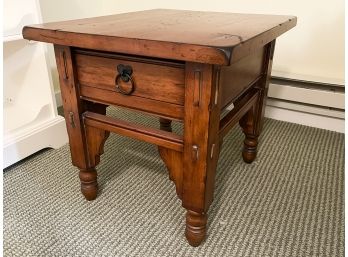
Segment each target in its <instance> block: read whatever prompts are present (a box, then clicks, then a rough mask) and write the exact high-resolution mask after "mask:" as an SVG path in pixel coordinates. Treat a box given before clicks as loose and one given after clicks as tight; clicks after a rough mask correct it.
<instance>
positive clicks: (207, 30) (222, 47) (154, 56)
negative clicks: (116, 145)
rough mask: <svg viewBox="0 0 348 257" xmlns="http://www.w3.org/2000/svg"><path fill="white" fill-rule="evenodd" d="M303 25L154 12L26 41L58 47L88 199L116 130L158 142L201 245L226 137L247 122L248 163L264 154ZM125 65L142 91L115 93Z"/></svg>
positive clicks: (45, 31)
mask: <svg viewBox="0 0 348 257" xmlns="http://www.w3.org/2000/svg"><path fill="white" fill-rule="evenodd" d="M295 24H296V17H292V16H276V15H245V14H228V13H214V12H193V11H178V10H150V11H144V12H135V13H128V14H121V15H112V16H105V17H98V18H90V19H82V20H75V21H66V22H59V23H49V24H41V25H35V26H28V27H25V28H24V29H23V36H24V38H26V39H31V40H38V41H43V42H50V43H54V44H55V54H56V60H57V68H58V72H59V79H60V87H61V92H62V98H63V106H64V115H65V119H66V125H67V130H68V135H69V141H70V149H71V157H72V163H73V164H74V165H75V166H77V167H78V168H79V169H80V174H79V176H80V180H81V191H82V193H83V195H84V196H85V198H86V199H87V200H93V199H95V198H96V196H97V191H98V190H97V189H98V183H97V171H96V166H97V165H98V163H99V161H100V156H101V154H102V153H103V146H104V143H105V141H106V139H107V137H108V135H109V132H114V133H118V134H121V135H123V136H128V137H131V138H134V139H138V140H143V141H145V142H148V143H152V144H156V145H157V146H158V151H159V155H160V157H161V158H162V160H163V161H164V163H165V165H166V167H167V169H168V171H169V178H170V179H171V180H172V181H173V182H174V184H175V187H176V193H177V195H178V197H179V198H180V199H181V200H182V206H183V207H184V208H185V209H186V210H187V212H186V229H185V235H186V238H187V240H188V242H189V244H190V245H192V246H198V245H200V244H201V242H202V241H203V240H204V238H205V235H206V225H207V217H208V216H207V213H208V210H209V207H210V205H211V203H212V201H213V197H214V184H215V173H216V167H217V163H218V158H219V153H220V149H221V146H222V142H223V138H224V136H225V135H226V134H227V133H228V131H229V130H230V129H231V128H232V127H233V126H234V125H235V124H236V123H238V121H239V124H240V125H241V127H242V129H243V132H244V134H245V140H244V150H243V159H244V161H245V162H248V163H250V162H252V161H253V160H254V159H255V158H256V148H257V144H258V142H257V139H258V136H259V135H260V133H261V129H262V123H263V115H264V107H265V101H266V97H267V90H268V84H269V77H270V72H271V68H272V59H273V51H274V45H275V38H276V37H277V36H279V35H280V34H282V33H284V32H286V31H287V30H289V29H290V28H292V27H293V26H295ZM119 64H123V65H128V66H129V67H130V68H131V69H132V73H131V74H130V73H129V74H130V75H129V74H128V73H127V75H125V74H123V76H126V77H123V78H128V77H127V76H129V79H130V80H131V81H133V83H134V86H135V87H134V90H133V91H132V92H131V91H127V92H129V95H125V94H124V92H123V93H122V92H120V91H118V90H116V89H115V80H117V79H116V78H117V76H118V75H119V73H118V72H122V71H119V70H118V69H117V66H118V65H119ZM124 67H125V66H124ZM129 67H128V68H129ZM128 71H129V69H128ZM119 82H120V83H123V82H121V81H119ZM127 83H129V82H127ZM127 83H126V82H125V83H123V84H122V86H123V87H125V88H127V87H129V84H127ZM231 102H232V103H233V104H234V109H233V110H232V111H230V112H229V113H228V114H227V115H226V116H224V117H223V118H222V119H221V120H220V115H221V113H222V110H223V109H224V108H225V107H226V106H227V105H228V104H229V103H231ZM108 105H117V106H122V107H126V108H130V109H132V110H135V111H140V112H145V113H149V114H151V115H155V116H158V117H159V123H160V126H159V127H160V128H159V129H155V128H149V127H146V126H142V125H139V124H134V123H129V122H126V121H122V120H119V119H115V118H112V117H107V116H106V111H105V110H106V107H107V106H108ZM172 120H178V121H181V122H183V125H184V134H183V136H179V135H176V134H174V133H172V128H171V122H172Z"/></svg>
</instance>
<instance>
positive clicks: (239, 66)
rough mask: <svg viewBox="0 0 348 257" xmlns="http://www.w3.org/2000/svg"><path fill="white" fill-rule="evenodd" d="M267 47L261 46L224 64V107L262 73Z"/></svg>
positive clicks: (222, 81) (222, 83) (222, 70)
mask: <svg viewBox="0 0 348 257" xmlns="http://www.w3.org/2000/svg"><path fill="white" fill-rule="evenodd" d="M264 53H265V48H260V49H258V50H257V51H255V52H254V53H252V54H251V55H249V56H247V57H245V58H243V59H241V60H239V61H238V62H236V63H232V64H231V66H224V67H222V68H221V71H220V84H221V90H222V100H221V101H222V108H224V107H226V106H227V105H229V104H230V103H231V102H233V101H234V100H235V99H236V98H237V97H238V96H240V95H241V94H242V93H243V92H245V90H247V89H248V88H250V86H252V85H253V83H254V82H255V81H256V80H257V79H258V78H260V76H261V75H262V69H263V63H264Z"/></svg>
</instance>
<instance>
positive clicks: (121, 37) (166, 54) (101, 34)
mask: <svg viewBox="0 0 348 257" xmlns="http://www.w3.org/2000/svg"><path fill="white" fill-rule="evenodd" d="M295 25H296V17H294V16H283V15H262V14H237V13H221V12H199V11H185V10H166V9H155V10H147V11H139V12H131V13H124V14H116V15H109V16H102V17H95V18H87V19H78V20H71V21H63V22H53V23H45V24H39V25H32V26H26V27H24V28H23V36H24V38H26V39H31V40H37V41H43V42H49V43H54V44H60V45H69V46H75V47H82V48H89V49H97V50H105V51H112V52H120V53H127V54H135V55H144V56H152V57H161V58H168V59H177V60H183V61H197V62H205V63H212V64H220V65H228V64H229V63H231V60H232V61H234V60H236V59H240V58H242V57H243V56H246V55H247V54H248V53H249V52H250V51H252V49H253V48H257V47H262V46H263V45H265V44H266V43H268V42H270V41H272V40H273V39H275V38H276V37H278V36H279V35H281V34H282V33H284V32H286V31H287V30H289V29H291V28H292V27H294V26H295Z"/></svg>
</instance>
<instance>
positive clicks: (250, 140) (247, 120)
mask: <svg viewBox="0 0 348 257" xmlns="http://www.w3.org/2000/svg"><path fill="white" fill-rule="evenodd" d="M255 118H256V117H255V108H254V107H253V108H251V109H250V110H249V111H248V112H247V113H246V114H245V115H244V116H243V117H242V119H241V120H240V121H239V124H240V126H241V127H242V129H243V132H244V135H245V139H244V147H243V151H242V156H243V160H244V161H245V162H246V163H252V162H253V161H254V160H255V158H256V154H257V139H258V134H259V133H257V127H256V123H255Z"/></svg>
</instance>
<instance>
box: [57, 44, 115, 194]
mask: <svg viewBox="0 0 348 257" xmlns="http://www.w3.org/2000/svg"><path fill="white" fill-rule="evenodd" d="M54 50H55V55H56V62H57V68H58V72H59V82H60V89H61V93H62V102H63V109H64V116H65V121H66V127H67V131H68V136H69V145H70V153H71V159H72V163H73V165H74V166H76V167H78V168H79V169H80V174H79V177H80V181H81V191H82V194H83V195H84V196H85V198H86V199H87V200H93V199H95V198H96V196H97V190H98V183H97V172H96V170H95V166H96V165H97V164H98V163H99V155H100V154H101V153H102V151H103V145H104V142H105V140H106V138H107V136H108V132H106V131H102V130H98V129H95V128H91V127H86V126H85V125H84V123H83V113H84V112H85V111H86V110H90V111H94V112H97V113H101V114H105V110H106V106H105V105H101V104H92V103H88V102H84V101H82V100H81V99H80V96H79V89H78V83H77V82H76V74H75V73H74V64H73V61H72V59H73V58H72V52H71V48H70V47H68V46H58V45H55V47H54Z"/></svg>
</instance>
